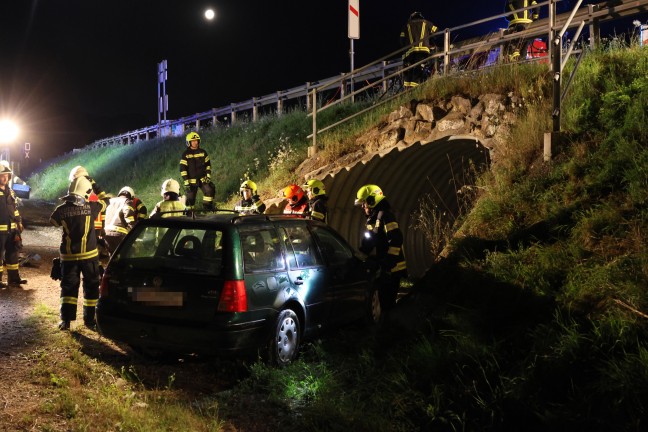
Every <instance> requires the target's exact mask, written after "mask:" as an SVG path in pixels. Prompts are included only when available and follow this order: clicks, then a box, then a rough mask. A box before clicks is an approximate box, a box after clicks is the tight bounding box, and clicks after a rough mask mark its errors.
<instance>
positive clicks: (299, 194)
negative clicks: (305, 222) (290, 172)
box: [283, 183, 304, 204]
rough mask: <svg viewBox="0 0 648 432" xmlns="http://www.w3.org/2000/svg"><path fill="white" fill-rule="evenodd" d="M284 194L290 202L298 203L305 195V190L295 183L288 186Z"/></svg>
mask: <svg viewBox="0 0 648 432" xmlns="http://www.w3.org/2000/svg"><path fill="white" fill-rule="evenodd" d="M283 196H284V198H286V199H287V200H288V201H289V202H290V204H296V203H298V202H299V200H301V199H302V198H303V197H304V190H303V189H302V188H300V187H299V186H298V185H296V184H294V183H293V184H291V185H290V186H286V188H285V189H284V190H283Z"/></svg>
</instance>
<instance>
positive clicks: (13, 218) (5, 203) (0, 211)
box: [0, 184, 22, 234]
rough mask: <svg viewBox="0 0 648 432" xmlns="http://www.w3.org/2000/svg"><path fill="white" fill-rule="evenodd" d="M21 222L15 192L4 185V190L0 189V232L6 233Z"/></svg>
mask: <svg viewBox="0 0 648 432" xmlns="http://www.w3.org/2000/svg"><path fill="white" fill-rule="evenodd" d="M19 224H22V219H21V217H20V213H19V212H18V206H17V205H16V193H15V192H14V191H13V189H11V187H9V184H7V185H5V187H4V190H3V189H0V234H8V233H10V232H11V231H14V230H15V229H16V228H18V225H19Z"/></svg>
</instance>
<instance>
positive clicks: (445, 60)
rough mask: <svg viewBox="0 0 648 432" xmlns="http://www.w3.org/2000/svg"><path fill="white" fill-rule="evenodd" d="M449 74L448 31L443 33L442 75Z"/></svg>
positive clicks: (447, 29)
mask: <svg viewBox="0 0 648 432" xmlns="http://www.w3.org/2000/svg"><path fill="white" fill-rule="evenodd" d="M449 72H450V29H449V28H446V29H445V31H444V32H443V75H448V73H449Z"/></svg>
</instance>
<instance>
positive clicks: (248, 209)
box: [234, 180, 266, 215]
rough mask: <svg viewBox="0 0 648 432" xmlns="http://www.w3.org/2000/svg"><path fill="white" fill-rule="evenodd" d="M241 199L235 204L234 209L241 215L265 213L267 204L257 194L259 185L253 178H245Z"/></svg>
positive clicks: (242, 184) (241, 188)
mask: <svg viewBox="0 0 648 432" xmlns="http://www.w3.org/2000/svg"><path fill="white" fill-rule="evenodd" d="M239 190H240V193H241V200H240V201H239V202H237V203H236V206H234V211H237V212H239V214H241V215H251V214H263V212H264V211H265V209H266V205H265V204H264V203H263V201H261V198H259V195H257V185H256V183H254V182H253V181H252V180H245V181H244V182H243V183H241V187H240V189H239Z"/></svg>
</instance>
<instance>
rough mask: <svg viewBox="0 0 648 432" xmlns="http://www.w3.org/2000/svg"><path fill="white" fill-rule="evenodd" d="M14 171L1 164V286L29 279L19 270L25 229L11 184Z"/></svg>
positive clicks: (16, 285) (15, 284) (24, 282)
mask: <svg viewBox="0 0 648 432" xmlns="http://www.w3.org/2000/svg"><path fill="white" fill-rule="evenodd" d="M3 162H4V161H3ZM12 175H13V171H12V170H11V168H10V167H9V165H8V164H5V163H1V164H0V260H1V261H2V262H1V263H0V265H2V266H0V287H1V288H5V287H6V286H7V285H8V286H10V287H20V285H21V284H26V283H27V281H26V280H25V279H22V278H21V277H20V273H19V271H18V251H19V250H20V248H21V247H22V240H21V237H20V234H21V233H22V231H23V224H22V218H21V217H20V213H19V212H18V206H17V205H16V200H17V198H16V194H15V192H14V191H13V189H11V186H9V181H10V180H11V176H12ZM5 268H6V269H7V284H5V283H4V282H2V273H3V270H4V269H5Z"/></svg>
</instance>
